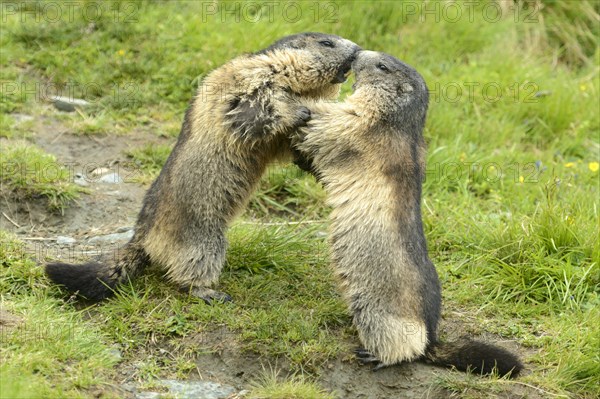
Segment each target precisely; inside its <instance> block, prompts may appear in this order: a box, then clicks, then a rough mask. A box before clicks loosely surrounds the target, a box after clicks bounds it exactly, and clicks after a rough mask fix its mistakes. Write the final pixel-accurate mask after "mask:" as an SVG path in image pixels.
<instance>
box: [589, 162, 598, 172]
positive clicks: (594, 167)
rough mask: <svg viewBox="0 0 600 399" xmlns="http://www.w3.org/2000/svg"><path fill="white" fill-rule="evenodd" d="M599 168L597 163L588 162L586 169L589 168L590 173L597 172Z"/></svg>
mask: <svg viewBox="0 0 600 399" xmlns="http://www.w3.org/2000/svg"><path fill="white" fill-rule="evenodd" d="M599 166H600V165H599V164H598V162H590V163H588V168H590V170H591V171H592V172H597V171H598V167H599Z"/></svg>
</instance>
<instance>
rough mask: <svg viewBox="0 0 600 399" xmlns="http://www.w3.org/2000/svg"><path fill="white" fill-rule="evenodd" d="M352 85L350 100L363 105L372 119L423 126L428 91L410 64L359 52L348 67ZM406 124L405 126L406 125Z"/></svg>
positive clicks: (419, 128)
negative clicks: (354, 78) (350, 68)
mask: <svg viewBox="0 0 600 399" xmlns="http://www.w3.org/2000/svg"><path fill="white" fill-rule="evenodd" d="M352 70H353V71H354V74H355V76H356V83H355V84H354V85H353V86H352V88H353V89H354V94H353V95H352V96H351V97H352V98H353V99H352V101H353V102H354V103H356V104H360V105H361V106H363V105H364V107H365V108H366V109H368V111H369V114H370V115H371V114H373V115H372V117H373V118H377V119H381V120H384V121H387V122H389V123H392V124H403V125H404V126H401V127H404V128H408V127H411V126H412V127H414V128H416V129H418V133H420V131H421V130H422V129H423V126H424V125H425V117H426V114H427V107H428V104H429V91H428V89H427V85H426V84H425V80H424V79H423V77H422V76H421V75H420V74H419V73H418V72H417V71H416V70H415V69H414V68H412V67H411V66H410V65H407V64H405V63H404V62H402V61H400V60H398V59H397V58H395V57H393V56H391V55H389V54H385V53H379V52H375V51H361V52H359V53H358V54H357V56H356V60H355V61H354V62H353V64H352ZM407 124H408V126H406V125H407Z"/></svg>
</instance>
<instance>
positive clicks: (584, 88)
mask: <svg viewBox="0 0 600 399" xmlns="http://www.w3.org/2000/svg"><path fill="white" fill-rule="evenodd" d="M579 90H581V91H586V90H587V86H586V85H584V84H581V85H579Z"/></svg>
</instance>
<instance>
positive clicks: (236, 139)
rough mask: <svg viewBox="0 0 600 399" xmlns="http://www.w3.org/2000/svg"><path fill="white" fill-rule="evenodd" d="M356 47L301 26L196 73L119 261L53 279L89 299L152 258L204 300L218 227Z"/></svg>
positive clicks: (213, 295) (220, 255) (51, 271)
mask: <svg viewBox="0 0 600 399" xmlns="http://www.w3.org/2000/svg"><path fill="white" fill-rule="evenodd" d="M358 50H359V48H358V46H357V45H356V44H354V43H352V42H351V41H349V40H346V39H343V38H341V37H339V36H335V35H327V34H321V33H302V34H297V35H293V36H288V37H285V38H283V39H281V40H279V41H277V42H275V43H274V44H273V45H271V46H270V47H268V48H266V49H264V50H262V51H259V52H257V53H254V54H250V55H244V56H240V57H238V58H235V59H233V60H232V61H230V62H228V63H227V64H225V65H223V66H221V67H220V68H217V69H216V70H214V71H213V72H211V73H210V74H209V75H207V76H206V78H205V79H204V80H203V82H202V85H201V86H200V87H199V88H198V91H197V94H196V96H195V98H194V99H193V100H192V102H191V104H190V106H189V107H188V110H187V112H186V114H185V119H184V122H183V126H182V129H181V133H180V135H179V138H178V140H177V143H176V145H175V147H174V149H173V151H172V153H171V154H170V156H169V158H168V159H167V162H166V163H165V165H164V167H163V169H162V170H161V173H160V175H159V176H158V178H157V179H156V181H154V183H153V184H152V186H151V187H150V189H149V190H148V192H147V194H146V196H145V198H144V202H143V206H142V210H141V211H140V213H139V216H138V220H137V223H136V226H135V235H134V237H133V238H132V240H131V241H130V242H129V243H128V244H127V245H126V246H125V247H124V248H123V249H121V250H120V251H119V253H120V254H121V255H120V256H118V257H117V258H116V259H110V258H109V257H108V256H107V257H104V258H103V259H100V260H98V261H97V262H90V263H87V264H84V265H71V264H64V263H51V264H48V265H47V267H46V272H47V274H48V276H49V277H50V279H51V280H53V281H54V282H56V283H58V284H62V285H64V286H65V287H66V288H67V289H68V290H69V291H72V292H78V293H79V294H80V295H82V296H84V297H86V298H88V299H93V300H99V299H102V298H105V297H107V296H110V295H111V294H112V293H113V289H114V287H115V286H116V285H118V284H119V283H121V282H123V281H124V280H125V279H127V278H128V277H133V276H134V275H136V274H137V273H138V272H139V271H140V270H141V269H142V268H143V267H144V266H145V265H147V264H148V263H149V262H152V263H154V264H158V265H160V266H162V267H163V268H164V269H165V270H166V275H167V276H168V278H169V279H170V280H172V281H173V282H175V283H176V284H178V285H179V286H180V287H181V288H182V289H185V290H189V291H190V292H191V293H192V294H194V295H196V296H199V297H201V298H203V299H204V300H206V301H207V302H209V301H211V300H212V299H220V300H228V299H229V296H228V295H226V294H224V293H221V292H218V291H215V290H213V289H212V288H210V287H211V286H212V285H213V284H215V283H216V282H217V280H218V278H219V275H220V272H221V268H222V266H223V263H224V261H225V251H226V247H227V242H226V238H225V231H226V229H227V227H228V225H229V223H230V222H231V220H232V219H233V218H234V217H235V216H236V215H237V214H238V213H239V212H240V211H241V210H242V209H243V208H244V206H245V205H246V203H247V202H248V200H249V198H250V196H251V194H252V193H253V191H254V189H255V187H256V185H257V183H258V182H259V179H260V177H261V175H262V174H263V172H264V170H265V168H266V167H267V165H268V164H270V163H272V162H274V161H275V160H277V159H281V158H285V157H289V156H290V154H291V149H290V148H291V147H290V143H289V135H290V134H291V133H292V132H293V131H294V129H296V128H297V127H299V126H302V125H304V124H306V121H307V120H308V119H309V118H310V112H309V110H308V109H307V108H306V107H304V106H302V105H301V104H300V103H299V102H298V100H299V99H300V98H314V99H319V98H321V99H324V98H334V97H335V96H337V94H338V92H339V86H340V83H341V82H343V81H344V80H345V79H346V77H347V75H348V73H349V71H350V65H351V63H352V60H353V58H354V56H355V55H356V52H357V51H358Z"/></svg>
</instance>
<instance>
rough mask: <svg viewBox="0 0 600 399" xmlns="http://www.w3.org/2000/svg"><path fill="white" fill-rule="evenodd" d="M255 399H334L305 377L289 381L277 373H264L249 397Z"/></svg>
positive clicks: (294, 377)
mask: <svg viewBox="0 0 600 399" xmlns="http://www.w3.org/2000/svg"><path fill="white" fill-rule="evenodd" d="M248 396H249V397H250V398H253V399H334V398H335V396H333V395H331V394H329V393H328V392H325V391H324V390H323V389H321V388H319V386H317V385H316V384H315V383H313V382H310V381H309V380H307V379H306V378H305V377H304V376H303V375H294V376H292V377H290V378H287V379H282V378H280V377H279V375H278V373H277V372H276V371H273V370H270V371H266V370H265V371H264V373H263V375H262V378H260V379H258V380H257V381H255V382H254V384H253V387H252V390H251V391H250V393H249V395H248Z"/></svg>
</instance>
